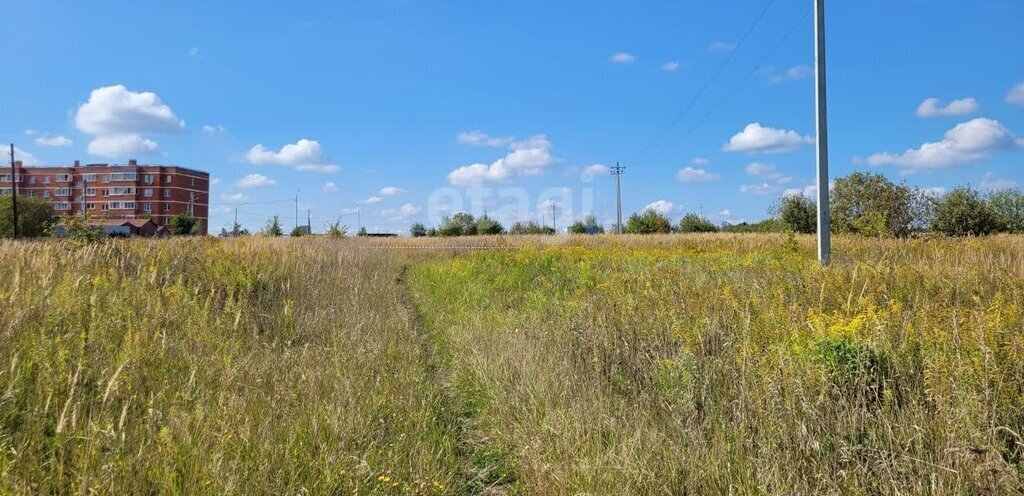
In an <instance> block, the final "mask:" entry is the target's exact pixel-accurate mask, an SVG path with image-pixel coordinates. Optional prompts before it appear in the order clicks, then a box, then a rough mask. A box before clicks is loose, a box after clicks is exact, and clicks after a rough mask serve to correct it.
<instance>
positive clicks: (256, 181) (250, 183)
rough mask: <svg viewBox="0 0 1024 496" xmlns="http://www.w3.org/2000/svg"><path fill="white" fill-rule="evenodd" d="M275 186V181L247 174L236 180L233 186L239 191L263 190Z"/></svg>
mask: <svg viewBox="0 0 1024 496" xmlns="http://www.w3.org/2000/svg"><path fill="white" fill-rule="evenodd" d="M275 184H277V181H275V180H273V179H271V178H269V177H267V176H264V175H263V174H248V175H246V176H245V177H243V178H241V179H239V180H238V182H237V183H235V186H236V187H238V188H241V189H252V188H265V187H267V186H273V185H275Z"/></svg>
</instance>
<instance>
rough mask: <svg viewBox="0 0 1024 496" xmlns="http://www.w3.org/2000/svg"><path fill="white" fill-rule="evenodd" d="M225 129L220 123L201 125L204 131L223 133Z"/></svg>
mask: <svg viewBox="0 0 1024 496" xmlns="http://www.w3.org/2000/svg"><path fill="white" fill-rule="evenodd" d="M225 131H227V129H226V128H225V127H224V126H221V125H220V124H218V125H216V126H213V125H210V124H206V125H204V126H203V132H204V133H223V132H225Z"/></svg>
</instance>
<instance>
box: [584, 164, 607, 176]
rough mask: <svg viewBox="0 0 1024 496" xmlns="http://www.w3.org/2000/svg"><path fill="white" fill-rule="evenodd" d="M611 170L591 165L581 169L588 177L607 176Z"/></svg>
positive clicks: (599, 165)
mask: <svg viewBox="0 0 1024 496" xmlns="http://www.w3.org/2000/svg"><path fill="white" fill-rule="evenodd" d="M611 171H612V169H611V168H610V167H608V166H607V165H604V164H591V165H588V166H586V167H584V168H583V174H586V175H589V176H607V175H608V174H610V173H611Z"/></svg>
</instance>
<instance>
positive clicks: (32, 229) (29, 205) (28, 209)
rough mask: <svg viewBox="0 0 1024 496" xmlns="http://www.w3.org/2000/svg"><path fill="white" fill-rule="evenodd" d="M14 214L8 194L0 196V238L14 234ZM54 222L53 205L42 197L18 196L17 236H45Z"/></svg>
mask: <svg viewBox="0 0 1024 496" xmlns="http://www.w3.org/2000/svg"><path fill="white" fill-rule="evenodd" d="M13 220H14V214H13V212H12V201H11V197H10V196H4V197H0V238H10V237H12V236H14V222H13ZM54 222H55V216H54V213H53V206H52V205H50V202H48V201H46V200H44V199H42V198H33V197H28V196H19V197H18V236H19V237H24V238H38V237H42V236H47V235H48V234H49V232H50V228H51V227H52V226H53V224H54Z"/></svg>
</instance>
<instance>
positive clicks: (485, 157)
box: [0, 0, 1024, 232]
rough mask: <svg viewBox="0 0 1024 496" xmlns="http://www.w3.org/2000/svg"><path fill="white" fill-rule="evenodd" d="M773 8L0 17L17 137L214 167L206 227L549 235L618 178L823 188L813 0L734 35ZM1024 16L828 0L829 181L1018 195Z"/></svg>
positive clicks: (754, 196)
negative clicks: (422, 226) (470, 217)
mask: <svg viewBox="0 0 1024 496" xmlns="http://www.w3.org/2000/svg"><path fill="white" fill-rule="evenodd" d="M768 4H769V2H768V0H737V1H734V2H707V1H699V2H698V1H680V0H675V1H668V0H663V1H635V2H608V1H596V2H595V1H591V2H572V1H570V2H547V1H534V0H525V1H517V2H501V3H498V2H468V1H460V2H455V1H433V0H368V1H360V2H329V1H301V0H300V1H293V2H287V3H283V2H241V1H218V2H199V1H177V2H157V1H135V2H127V1H123V2H114V1H104V0H98V1H92V2H55V1H48V0H8V1H7V2H5V14H6V15H5V16H4V17H5V18H6V20H7V21H8V22H6V23H5V29H6V35H5V37H4V38H5V41H4V44H5V46H6V47H7V49H6V50H5V54H6V57H5V58H6V62H7V65H8V71H7V72H8V74H10V75H13V77H8V78H4V79H3V81H2V82H0V95H2V98H0V115H2V116H3V118H2V119H0V138H3V140H4V142H14V143H15V144H16V145H17V147H18V149H19V151H20V152H21V157H22V158H24V159H26V160H30V161H34V162H36V163H40V164H62V163H69V162H71V161H73V160H75V159H80V160H82V161H83V162H109V163H125V162H126V161H127V160H128V159H129V158H137V159H139V160H140V162H144V163H164V164H180V165H183V166H187V167H193V168H198V169H203V170H208V171H209V172H210V174H211V176H212V177H213V178H216V180H217V183H216V184H215V185H214V186H213V188H212V191H211V203H212V204H213V206H212V207H211V210H212V220H211V228H212V230H213V231H216V230H219V228H220V227H222V226H228V225H230V222H231V220H232V216H233V212H234V210H235V208H237V209H238V210H239V211H240V212H241V213H240V214H239V221H240V222H241V223H242V224H243V225H246V226H247V227H250V228H258V227H259V226H260V225H262V224H263V223H264V221H265V218H266V216H268V215H274V214H277V215H280V216H281V217H282V220H283V221H284V222H285V224H286V226H290V225H291V224H292V223H294V220H293V216H294V209H295V207H294V203H292V202H291V201H290V200H289V201H282V200H286V199H289V198H293V197H294V196H295V195H296V191H297V190H301V191H300V192H299V193H298V195H299V204H300V207H301V208H302V209H303V212H305V209H306V208H309V209H310V211H311V215H312V217H313V227H314V229H316V230H319V229H322V228H323V227H324V226H325V225H326V224H327V223H328V222H330V221H331V220H333V219H336V218H337V217H338V215H339V214H341V213H346V214H349V213H352V212H354V209H356V208H358V209H360V216H359V217H360V221H361V222H362V224H363V225H365V226H367V227H369V228H371V229H373V230H380V231H388V230H395V231H403V232H404V231H405V230H406V229H407V226H408V225H409V224H410V223H412V222H415V221H422V222H425V223H427V224H432V223H434V222H436V219H437V217H438V216H439V215H441V214H443V213H444V212H446V211H450V210H455V209H472V210H474V211H475V212H476V213H479V212H482V211H483V210H485V209H486V210H487V211H488V212H489V213H491V214H492V215H494V216H498V217H499V218H501V219H502V220H504V221H506V222H509V221H512V220H515V219H518V218H536V219H538V220H545V221H546V222H547V223H549V224H550V222H551V220H550V219H551V212H552V211H551V209H550V204H551V203H555V204H556V208H555V210H554V213H555V217H556V222H557V223H558V224H560V226H564V225H565V224H566V223H568V222H569V221H570V220H571V219H572V218H575V217H579V216H582V215H583V214H585V213H589V212H591V211H593V212H594V213H596V214H597V215H598V217H599V218H600V219H601V220H602V221H606V222H607V221H609V220H610V219H612V217H613V215H614V207H615V205H614V179H613V178H612V177H611V176H608V175H606V174H605V172H606V168H605V167H606V166H609V165H613V164H614V163H615V162H616V161H619V162H621V163H622V164H623V165H625V166H626V167H627V170H626V173H625V175H624V176H623V201H624V210H625V211H626V212H627V213H628V212H633V211H638V210H642V209H643V208H645V207H646V206H648V205H654V206H655V207H656V208H659V209H661V210H663V211H665V212H666V213H668V214H669V215H670V216H671V217H673V218H678V217H681V216H682V215H683V214H684V213H685V212H691V211H692V212H696V211H699V210H701V209H702V210H703V212H704V213H705V214H706V215H708V216H709V217H711V218H712V219H713V220H715V221H733V222H735V221H739V220H744V219H745V220H756V219H760V218H763V217H765V215H766V213H765V212H766V207H767V206H768V205H769V204H770V203H772V202H773V201H774V200H775V199H776V198H777V197H778V196H779V195H780V194H783V193H784V192H785V191H787V190H794V191H795V190H806V189H807V186H809V185H810V184H811V182H812V180H813V174H814V154H813V135H814V113H813V111H814V106H813V105H814V94H813V85H812V73H811V71H810V66H811V64H812V62H813V53H812V50H813V48H812V24H811V17H810V15H809V11H810V7H811V1H810V0H775V1H774V2H772V3H771V6H770V8H768V10H767V11H766V13H765V14H764V16H763V17H762V18H761V20H760V22H758V23H757V24H756V26H755V27H754V29H753V30H752V31H751V32H750V34H749V36H748V37H747V38H746V39H745V40H743V36H744V33H745V32H747V30H748V29H749V28H750V27H751V25H752V24H753V23H754V21H755V19H757V18H758V17H759V16H760V15H761V13H762V12H765V7H766V5H768ZM1020 19H1024V3H1022V2H1020V1H1017V0H971V1H967V0H941V1H940V0H862V1H858V2H830V3H829V10H828V23H829V24H828V28H829V39H828V49H829V53H828V56H829V85H830V86H829V92H830V94H829V105H830V130H831V136H830V148H831V161H832V172H833V177H836V176H840V175H846V174H848V173H850V172H853V171H857V170H865V171H875V172H881V173H884V174H886V175H887V176H889V177H891V178H893V179H895V180H899V181H906V182H907V183H909V184H912V185H916V186H921V187H927V188H946V189H948V188H950V187H952V186H955V185H958V184H971V185H974V186H975V187H978V188H983V189H984V188H999V187H1006V186H1012V185H1020V184H1024V172H1022V166H1024V140H1022V139H1021V137H1024V55H1021V53H1020V47H1021V46H1022V45H1024V43H1022V41H1024V38H1022V36H1024V35H1022V34H1021V30H1020ZM787 34H789V36H787ZM741 40H743V42H742V43H740V41H741ZM713 76H714V77H713ZM701 88H704V90H703V91H701ZM929 99H937V100H929ZM691 102H692V104H691ZM602 166H605V167H602ZM273 202H277V203H273ZM304 215H305V214H304V213H303V216H304ZM302 222H303V223H304V222H305V221H304V219H303V221H302ZM343 223H345V224H347V225H349V226H350V227H351V228H352V229H354V228H355V225H356V218H355V217H354V216H346V217H344V221H343Z"/></svg>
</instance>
